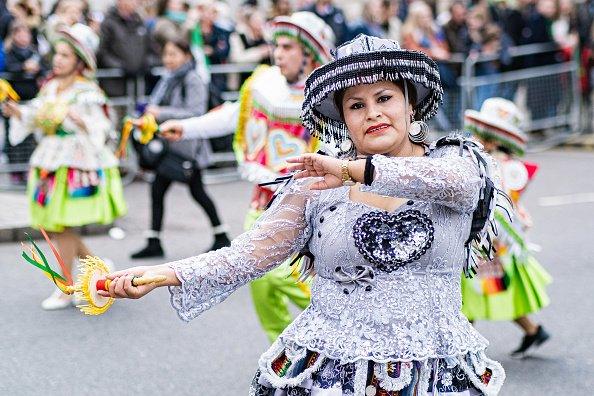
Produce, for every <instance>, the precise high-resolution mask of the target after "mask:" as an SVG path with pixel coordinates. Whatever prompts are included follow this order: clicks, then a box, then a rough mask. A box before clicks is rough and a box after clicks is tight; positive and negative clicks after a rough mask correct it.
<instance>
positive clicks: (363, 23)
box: [350, 0, 398, 41]
mask: <svg viewBox="0 0 594 396" xmlns="http://www.w3.org/2000/svg"><path fill="white" fill-rule="evenodd" d="M383 3H384V1H383V0H369V1H367V2H366V3H365V5H364V6H363V12H362V15H361V20H360V21H359V22H357V23H355V24H353V26H352V27H351V29H350V30H351V34H352V36H353V37H356V36H357V35H359V34H366V35H368V36H376V37H381V38H388V37H387V34H386V31H385V30H384V27H383V26H382V22H384V19H385V18H388V17H389V15H385V14H384V13H385V12H386V10H385V9H384V6H383ZM388 3H390V2H389V1H388ZM396 41H398V40H396Z"/></svg>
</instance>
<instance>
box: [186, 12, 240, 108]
mask: <svg viewBox="0 0 594 396" xmlns="http://www.w3.org/2000/svg"><path fill="white" fill-rule="evenodd" d="M190 16H191V17H189V18H188V23H186V27H189V28H190V29H191V33H190V37H191V42H192V45H193V46H201V47H202V48H201V51H196V50H194V49H193V53H194V57H195V58H196V59H197V61H198V62H200V57H201V54H200V53H198V52H201V53H202V54H203V56H204V59H205V61H206V63H207V64H208V65H212V64H221V63H227V61H228V59H229V52H230V44H229V36H230V35H231V32H230V31H228V30H226V29H224V28H222V27H221V26H220V25H219V24H218V23H217V18H218V10H217V7H216V4H214V3H213V2H211V1H202V2H200V3H198V5H197V7H196V9H195V10H193V12H192V13H191V14H190ZM210 83H211V84H210V87H209V91H210V95H209V96H210V100H209V108H212V107H215V106H217V105H220V104H221V103H223V101H222V98H221V94H222V92H223V91H226V89H227V78H226V76H224V75H214V76H212V77H211V79H210Z"/></svg>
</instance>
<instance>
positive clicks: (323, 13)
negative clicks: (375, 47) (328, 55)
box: [303, 0, 352, 46]
mask: <svg viewBox="0 0 594 396" xmlns="http://www.w3.org/2000/svg"><path fill="white" fill-rule="evenodd" d="M332 2H333V0H316V1H315V3H313V4H311V5H310V6H309V7H306V8H305V9H303V11H310V12H313V13H314V14H316V15H317V16H318V17H320V18H321V19H322V20H323V21H324V22H326V24H327V25H328V26H330V27H331V28H332V31H333V32H334V36H335V37H336V46H339V45H340V44H342V43H344V42H345V41H348V40H350V39H351V38H352V35H351V33H350V31H349V28H348V26H347V23H346V18H345V17H344V12H343V11H342V10H341V9H340V8H337V7H335V6H334V4H332Z"/></svg>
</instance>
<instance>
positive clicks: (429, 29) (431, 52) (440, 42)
mask: <svg viewBox="0 0 594 396" xmlns="http://www.w3.org/2000/svg"><path fill="white" fill-rule="evenodd" d="M402 41H403V45H404V47H405V48H407V49H412V50H417V51H421V52H424V53H426V54H427V55H428V56H429V57H431V58H432V59H433V60H435V61H445V60H448V59H449V57H450V51H449V49H448V45H447V42H446V41H445V39H444V36H443V33H442V32H441V31H440V29H439V27H438V26H437V25H436V24H435V22H434V21H433V14H432V13H431V8H430V7H429V6H428V5H427V3H425V2H424V1H421V0H417V1H414V2H413V3H411V4H410V5H409V10H408V17H407V18H406V21H405V22H404V25H403V26H402Z"/></svg>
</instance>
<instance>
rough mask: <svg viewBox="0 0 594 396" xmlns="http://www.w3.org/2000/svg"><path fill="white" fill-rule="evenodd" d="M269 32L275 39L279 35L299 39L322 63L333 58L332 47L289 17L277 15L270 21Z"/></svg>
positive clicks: (274, 39) (319, 62) (317, 60)
mask: <svg viewBox="0 0 594 396" xmlns="http://www.w3.org/2000/svg"><path fill="white" fill-rule="evenodd" d="M269 34H270V36H271V37H272V40H273V41H276V39H277V37H279V36H289V37H292V38H294V39H296V40H298V41H299V42H301V44H303V45H304V46H305V47H307V49H308V50H310V51H311V52H312V53H313V55H314V58H316V59H315V60H316V62H318V64H320V65H323V64H325V63H327V62H329V61H330V60H331V59H332V56H331V55H330V48H328V47H327V46H326V45H324V44H323V43H322V42H320V41H319V40H318V39H317V38H316V37H315V35H314V34H312V33H311V32H310V31H309V30H307V28H306V27H303V26H300V25H297V24H295V23H293V22H292V21H291V19H290V18H289V17H277V18H275V19H274V20H273V21H272V22H270V27H269Z"/></svg>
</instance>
